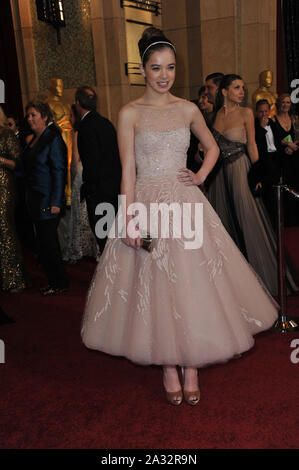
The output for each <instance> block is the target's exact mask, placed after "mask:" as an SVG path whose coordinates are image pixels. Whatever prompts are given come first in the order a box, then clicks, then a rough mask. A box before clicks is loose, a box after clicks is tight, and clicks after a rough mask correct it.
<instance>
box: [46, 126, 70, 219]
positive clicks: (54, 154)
mask: <svg viewBox="0 0 299 470" xmlns="http://www.w3.org/2000/svg"><path fill="white" fill-rule="evenodd" d="M54 132H55V131H54ZM48 158H49V164H50V171H51V179H52V188H51V200H50V206H51V214H58V213H59V212H60V210H61V208H62V206H63V201H64V189H65V184H66V172H67V148H66V145H65V143H64V141H63V139H62V137H61V136H60V135H58V134H57V135H55V136H54V138H53V140H52V142H51V143H50V146H49V154H48Z"/></svg>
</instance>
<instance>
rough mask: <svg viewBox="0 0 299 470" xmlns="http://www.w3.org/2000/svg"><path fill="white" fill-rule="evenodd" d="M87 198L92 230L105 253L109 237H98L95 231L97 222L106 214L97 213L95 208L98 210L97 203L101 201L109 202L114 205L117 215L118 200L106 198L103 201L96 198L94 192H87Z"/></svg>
mask: <svg viewBox="0 0 299 470" xmlns="http://www.w3.org/2000/svg"><path fill="white" fill-rule="evenodd" d="M85 199H86V206H87V213H88V220H89V225H90V228H91V230H92V231H93V233H94V234H95V236H96V240H97V244H98V246H99V249H100V252H101V253H103V251H104V248H105V245H106V241H107V237H105V238H99V237H97V235H96V233H95V227H96V224H97V222H98V221H99V220H100V219H101V218H102V217H105V215H106V214H103V215H96V214H95V210H96V207H97V205H98V204H100V203H101V202H109V203H110V204H112V205H113V207H114V211H115V215H116V212H117V200H109V201H108V200H107V199H105V201H101V200H99V199H98V198H96V197H95V196H94V194H86V195H85ZM110 228H111V227H107V233H109V230H110Z"/></svg>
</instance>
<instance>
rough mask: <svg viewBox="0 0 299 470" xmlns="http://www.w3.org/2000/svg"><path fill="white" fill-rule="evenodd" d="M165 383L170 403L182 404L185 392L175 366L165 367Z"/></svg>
mask: <svg viewBox="0 0 299 470" xmlns="http://www.w3.org/2000/svg"><path fill="white" fill-rule="evenodd" d="M163 384H164V388H165V391H166V398H167V401H168V403H170V404H171V405H175V406H178V405H180V404H181V403H182V401H183V392H182V387H181V384H180V380H179V376H178V372H177V369H176V367H175V366H167V367H163Z"/></svg>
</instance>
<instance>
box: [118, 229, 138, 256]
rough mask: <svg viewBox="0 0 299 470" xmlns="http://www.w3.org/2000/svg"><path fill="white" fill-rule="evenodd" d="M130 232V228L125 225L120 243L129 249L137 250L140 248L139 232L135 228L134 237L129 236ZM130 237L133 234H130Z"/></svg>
mask: <svg viewBox="0 0 299 470" xmlns="http://www.w3.org/2000/svg"><path fill="white" fill-rule="evenodd" d="M133 230H134V228H133ZM130 231H132V226H128V224H127V227H126V236H125V237H123V238H122V239H121V241H122V242H123V243H124V244H125V245H127V246H129V247H130V248H134V249H135V250H139V249H140V248H141V237H140V233H139V230H138V229H137V228H135V231H134V235H136V237H132V236H130ZM131 235H133V234H132V233H131Z"/></svg>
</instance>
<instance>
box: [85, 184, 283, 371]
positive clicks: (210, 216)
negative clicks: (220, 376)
mask: <svg viewBox="0 0 299 470" xmlns="http://www.w3.org/2000/svg"><path fill="white" fill-rule="evenodd" d="M135 197H136V201H137V202H138V201H140V202H143V204H144V205H145V207H146V208H147V209H148V212H150V207H152V206H151V203H153V202H155V203H167V204H172V203H178V204H179V205H180V207H182V208H183V207H184V206H183V203H185V206H186V204H187V206H188V203H190V204H191V203H195V202H196V203H198V207H200V208H201V211H202V215H203V222H202V225H201V227H202V235H203V237H202V244H201V246H199V247H197V248H193V249H190V247H189V248H187V245H186V243H185V242H186V237H184V233H183V232H182V236H181V237H180V238H171V237H169V238H162V237H161V236H158V237H157V238H154V239H153V243H152V251H151V252H150V253H149V252H147V251H146V250H144V249H142V248H141V249H139V250H138V251H137V250H135V249H133V248H130V247H128V246H126V245H125V244H124V243H123V242H122V241H121V239H120V238H111V239H109V240H108V242H107V244H106V247H105V250H104V252H103V254H102V256H101V258H100V261H99V263H98V265H97V268H96V271H95V273H94V276H93V279H92V282H91V285H90V289H89V292H88V296H87V300H86V306H85V312H84V317H83V321H82V331H81V332H82V339H83V342H84V344H85V345H86V346H87V347H88V348H90V349H95V350H99V351H102V352H105V353H108V354H112V355H116V356H124V357H126V358H128V359H130V360H132V361H133V362H135V363H138V364H143V365H149V364H157V365H174V364H177V365H181V366H195V367H204V366H207V365H209V364H213V363H218V362H225V361H227V360H229V359H231V358H233V357H234V356H236V355H240V354H241V353H243V352H245V351H247V350H248V349H250V348H251V347H252V346H253V344H254V339H253V336H254V335H255V334H257V333H259V332H261V331H264V330H267V329H269V328H270V327H271V326H272V325H273V323H274V321H275V320H276V318H277V311H278V306H277V304H276V303H275V301H274V300H273V298H272V297H271V295H270V294H269V293H268V291H267V289H266V288H265V286H264V284H263V283H262V281H261V280H260V279H259V278H258V277H257V275H256V274H255V273H254V271H253V269H252V268H251V266H250V265H249V264H248V263H247V261H246V259H245V258H244V256H243V255H242V254H241V252H240V251H239V249H238V248H237V246H236V245H235V243H234V242H233V240H232V239H231V237H230V236H229V235H228V233H227V231H226V230H225V228H224V227H223V225H222V223H221V221H220V219H219V217H218V215H217V214H216V213H215V211H214V210H213V208H212V206H211V205H210V203H209V202H208V201H207V199H206V198H205V196H204V195H203V194H202V192H201V191H200V190H199V189H198V188H197V187H195V186H190V187H187V186H185V185H183V184H182V183H180V182H178V180H177V178H176V176H175V175H174V176H173V177H169V176H168V177H167V178H166V177H163V176H161V177H149V178H140V179H139V180H137V184H136V194H135ZM194 213H195V212H194ZM194 213H192V223H193V224H195V223H196V220H195V215H194ZM182 214H183V210H182ZM167 223H169V226H170V227H171V229H172V232H173V233H174V232H176V228H175V227H174V219H172V218H171V217H170V219H169V222H167ZM151 235H152V234H151Z"/></svg>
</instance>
